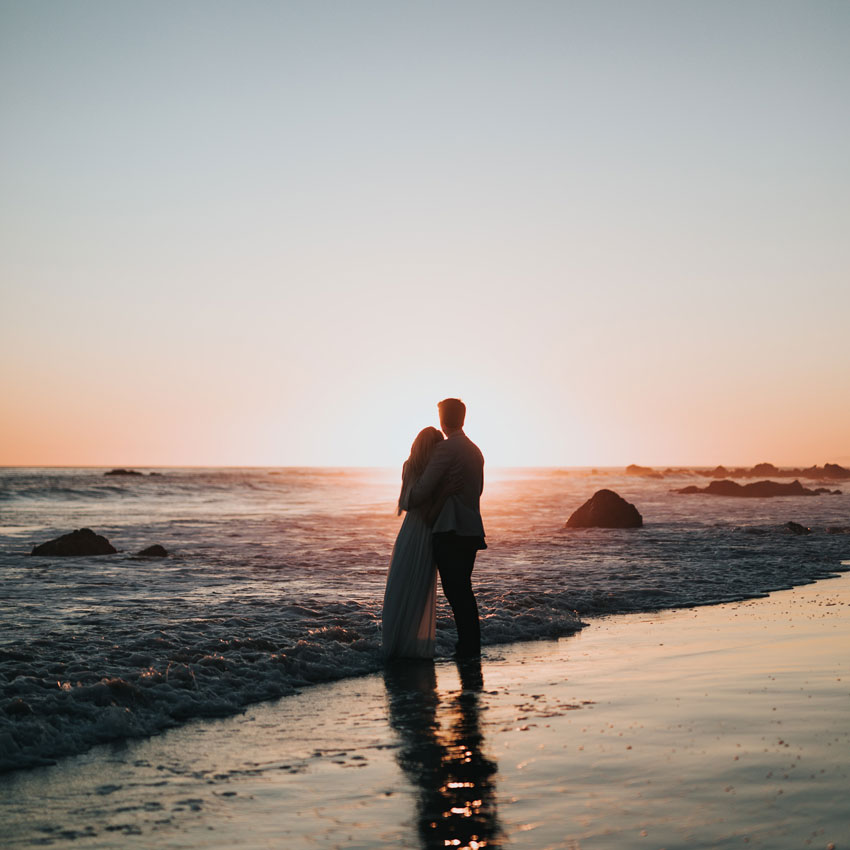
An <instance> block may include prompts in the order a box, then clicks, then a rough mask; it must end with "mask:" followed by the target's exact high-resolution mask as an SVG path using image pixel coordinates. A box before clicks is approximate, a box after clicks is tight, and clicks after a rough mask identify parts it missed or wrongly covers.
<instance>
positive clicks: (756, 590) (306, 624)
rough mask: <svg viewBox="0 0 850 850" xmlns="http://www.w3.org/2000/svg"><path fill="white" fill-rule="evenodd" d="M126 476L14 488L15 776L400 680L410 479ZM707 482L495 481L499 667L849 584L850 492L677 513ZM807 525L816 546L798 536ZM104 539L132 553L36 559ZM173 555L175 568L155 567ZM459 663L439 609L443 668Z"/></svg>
mask: <svg viewBox="0 0 850 850" xmlns="http://www.w3.org/2000/svg"><path fill="white" fill-rule="evenodd" d="M105 471H106V470H103V469H68V468H62V469H23V468H14V469H2V470H0V571H2V579H1V580H2V588H3V592H2V594H0V770H3V771H8V770H13V769H17V768H24V767H29V766H34V765H43V764H49V763H52V762H54V761H55V760H57V759H58V758H60V757H62V756H66V755H70V754H74V753H79V752H83V751H85V750H87V749H88V748H90V747H91V746H93V745H95V744H98V743H103V742H106V741H113V740H119V739H122V738H128V737H137V736H146V735H151V734H155V733H157V732H159V731H162V730H163V729H166V728H168V727H171V726H174V725H177V724H180V723H183V722H185V721H186V720H189V719H191V718H198V717H211V716H225V715H229V714H234V713H236V712H239V711H240V710H242V709H243V708H244V707H245V706H246V705H249V704H251V703H255V702H258V701H261V700H268V699H273V698H276V697H280V696H285V695H287V694H292V693H295V692H297V691H300V690H302V689H304V688H306V687H309V686H310V685H313V684H315V683H318V682H327V681H332V680H335V679H341V678H345V677H349V676H357V675H361V674H365V673H369V672H373V671H376V670H378V669H380V668H381V664H382V662H381V656H380V622H381V603H382V597H383V589H384V582H385V578H386V570H387V565H388V561H389V556H390V551H391V549H392V544H393V540H394V537H395V534H396V533H397V531H398V527H399V525H400V523H401V518H400V517H398V516H397V515H396V511H395V503H396V499H397V495H398V485H399V478H400V475H399V471H398V470H386V469H325V468H322V469H292V468H287V469H268V468H262V469H233V468H231V469H156V470H144V472H145V474H144V475H141V476H129V477H124V476H120V477H119V476H106V475H104V472H105ZM152 471H153V472H156V473H158V474H156V475H152V474H150V473H151V472H152ZM707 481H708V479H707V478H702V477H701V476H699V475H697V474H694V473H687V472H679V473H673V474H671V475H668V476H666V477H664V478H661V479H657V478H642V477H637V476H629V475H626V474H624V471H623V470H622V469H620V470H598V471H593V472H590V471H587V470H564V469H498V470H487V471H486V482H485V493H484V498H483V500H482V514H483V517H484V523H485V527H486V529H487V541H488V545H489V548H488V549H487V550H486V551H484V552H482V553H480V554H479V558H478V561H477V563H476V568H475V572H474V575H473V583H474V586H475V588H476V593H477V597H478V602H479V607H480V610H481V615H482V637H483V642H484V645H485V647H486V646H488V645H493V644H503V643H508V642H513V641H527V640H539V639H552V638H557V637H560V636H564V635H568V634H571V633H573V632H575V631H576V630H577V629H579V628H580V627H581V618H588V617H593V616H598V615H603V614H611V613H622V612H635V611H649V610H655V609H659V608H672V607H682V606H694V605H706V604H712V603H718V602H724V601H730V600H736V599H745V598H750V597H756V596H761V595H764V594H766V593H768V592H770V591H772V590H777V589H780V588H787V587H791V586H795V585H800V584H807V583H810V582H812V581H815V580H817V579H821V578H826V577H830V576H834V575H836V574H837V573H839V572H841V571H845V570H848V569H850V534H848V533H847V527H848V526H850V485H848V484H847V483H846V482H845V484H844V486H843V488H842V489H844V490H846V491H848V492H844V493H843V494H842V495H831V494H830V495H821V496H810V497H778V498H767V499H742V498H730V497H716V496H703V495H699V496H693V495H690V496H686V495H680V494H674V493H672V492H671V490H672V489H673V488H677V487H683V486H685V485H686V484H691V483H698V484H700V485H704V484H705V483H707ZM806 486H818V485H816V484H812V483H811V482H807V483H806ZM829 486H830V488H834V487H842V485H841V484H840V483H839V484H831V485H829ZM602 488H609V489H613V490H615V491H616V492H618V493H619V494H620V495H622V496H623V497H624V498H626V499H627V500H628V501H630V502H632V503H634V504H635V505H636V506H637V508H638V510H639V511H640V512H641V514H642V515H643V518H644V527H643V528H640V529H628V530H614V529H590V530H571V529H570V530H568V529H565V528H564V523H565V522H566V520H567V518H568V517H569V515H570V514H571V513H572V512H573V511H574V510H575V509H576V508H577V507H579V506H580V505H581V504H582V503H583V502H584V501H585V500H586V499H588V498H589V497H590V496H592V495H593V493H594V492H596V491H597V490H599V489H602ZM789 521H793V522H796V523H800V524H802V525H804V526H809V527H811V528H812V533H811V534H808V535H795V534H792V533H790V532H789V531H788V530H787V528H786V527H785V524H786V523H788V522H789ZM83 527H88V528H92V529H93V530H94V531H96V532H97V533H99V534H103V535H105V536H106V537H107V538H108V539H109V540H110V542H111V543H112V544H113V545H114V546H115V547H116V548H117V549H118V550H119V553H118V554H116V555H108V556H100V557H81V558H56V557H38V556H31V555H30V554H29V553H30V551H31V549H32V547H33V545H34V544H36V543H41V542H44V541H47V540H49V539H51V538H54V537H57V536H58V535H60V534H64V533H66V532H68V531H72V530H74V529H77V528H83ZM832 527H838V528H839V529H842V528H843V529H844V533H834V531H835V530H834V529H833V531H827V529H828V528H832ZM155 543H158V544H161V545H163V546H164V547H165V548H166V549H167V550H168V551H169V553H170V554H169V556H168V557H166V558H161V559H144V558H139V557H137V556H136V555H135V554H134V553H136V552H138V551H139V550H141V549H142V548H144V547H146V546H149V545H152V544H155ZM453 645H454V626H453V622H452V619H451V614H450V611H449V610H448V607H447V606H446V604H445V602H444V600H443V599H442V597H441V596H440V598H439V602H438V620H437V653H438V655H447V654H448V653H450V652H451V649H452V647H453Z"/></svg>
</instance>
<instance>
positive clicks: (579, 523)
mask: <svg viewBox="0 0 850 850" xmlns="http://www.w3.org/2000/svg"><path fill="white" fill-rule="evenodd" d="M642 525H643V517H642V516H641V515H640V513H638V509H637V508H636V507H635V506H634V505H633V504H631V503H630V502H627V501H626V500H625V499H624V498H623V497H622V496H619V495H618V494H617V493H615V492H614V491H613V490H599V491H597V492H596V493H594V494H593V496H592V498H590V499H588V500H587V501H586V502H585V503H584V504H583V505H582V506H581V507H580V508H579V509H578V510H576V511H574V512H573V514H572V515H571V516H570V518H569V519H568V520H567V522H566V525H565V526H564V528H640V526H642Z"/></svg>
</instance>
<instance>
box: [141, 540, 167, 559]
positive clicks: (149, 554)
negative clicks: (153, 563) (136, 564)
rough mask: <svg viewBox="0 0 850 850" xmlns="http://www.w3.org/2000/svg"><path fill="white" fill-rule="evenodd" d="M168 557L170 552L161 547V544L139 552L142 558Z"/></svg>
mask: <svg viewBox="0 0 850 850" xmlns="http://www.w3.org/2000/svg"><path fill="white" fill-rule="evenodd" d="M167 556H168V550H167V549H166V548H165V547H164V546H160V545H159V543H155V544H154V545H153V546H148V547H147V549H142V551H141V552H139V557H140V558H165V557H167Z"/></svg>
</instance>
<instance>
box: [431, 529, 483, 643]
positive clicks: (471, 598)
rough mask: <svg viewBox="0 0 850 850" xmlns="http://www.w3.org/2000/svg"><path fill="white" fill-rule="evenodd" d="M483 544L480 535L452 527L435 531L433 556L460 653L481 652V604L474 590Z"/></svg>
mask: <svg viewBox="0 0 850 850" xmlns="http://www.w3.org/2000/svg"><path fill="white" fill-rule="evenodd" d="M483 548H484V540H483V539H482V538H481V537H465V536H461V535H459V534H455V533H454V532H453V531H448V532H439V533H437V534H435V535H434V560H435V561H436V562H437V569H438V570H439V573H440V583H441V584H442V585H443V593H445V594H446V599H448V600H449V605H451V606H452V613H453V614H454V618H455V625H456V626H457V646H456V647H455V649H456V651H457V654H458V655H480V654H481V626H480V624H479V622H478V605H477V603H476V602H475V594H474V593H473V592H472V568H473V567H474V566H475V555H476V553H477V552H478V550H479V549H483Z"/></svg>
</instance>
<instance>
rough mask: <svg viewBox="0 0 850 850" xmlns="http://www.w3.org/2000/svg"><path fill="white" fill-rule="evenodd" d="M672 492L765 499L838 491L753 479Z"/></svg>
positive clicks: (688, 494)
mask: <svg viewBox="0 0 850 850" xmlns="http://www.w3.org/2000/svg"><path fill="white" fill-rule="evenodd" d="M672 492H674V493H683V494H684V495H686V496H690V495H694V494H698V493H704V494H706V495H708V496H738V497H743V498H753V499H766V498H770V497H772V496H820V495H821V494H822V493H830V492H835V493H840V491H838V490H836V491H830V490H827V489H825V488H823V487H818V488H817V489H816V490H809V489H807V488H806V487H804V486H803V485H802V484H801V483H800V482H799V481H792V482H791V483H790V484H783V483H780V482H779V481H755V482H753V483H752V484H738V483H737V482H735V481H712V482H711V484H709V485H708V486H707V487H695V486H693V485H692V486H690V487H683V488H682V489H681V490H673V491H672Z"/></svg>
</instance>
